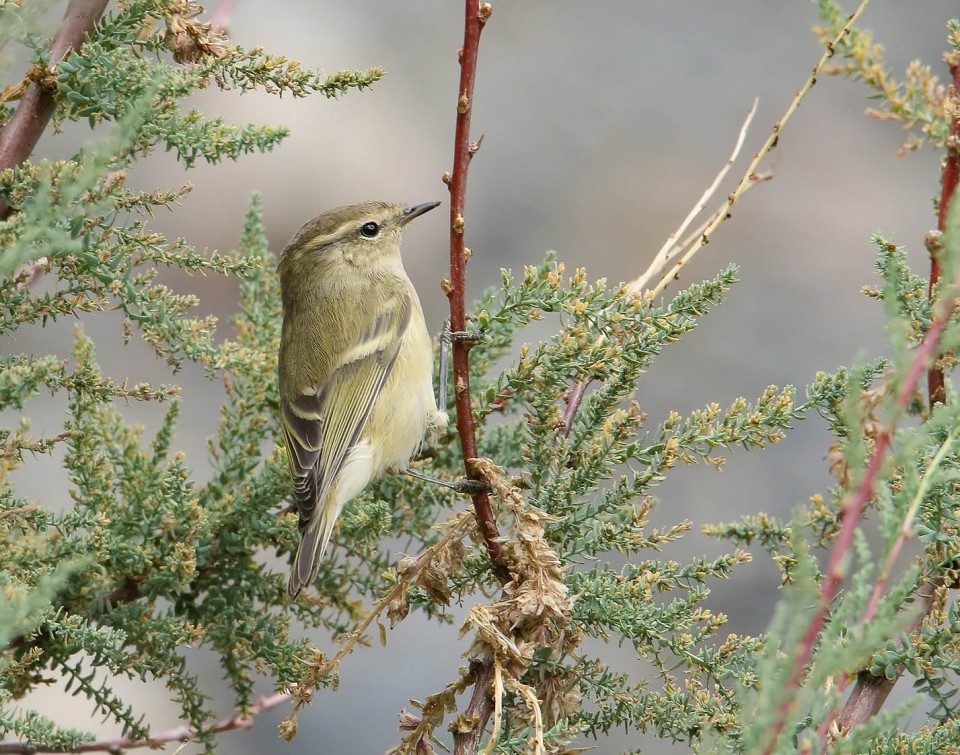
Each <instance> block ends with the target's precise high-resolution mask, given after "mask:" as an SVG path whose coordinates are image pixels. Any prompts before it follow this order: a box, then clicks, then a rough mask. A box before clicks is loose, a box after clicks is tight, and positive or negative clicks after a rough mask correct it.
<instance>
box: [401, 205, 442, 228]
mask: <svg viewBox="0 0 960 755" xmlns="http://www.w3.org/2000/svg"><path fill="white" fill-rule="evenodd" d="M439 206H440V203H439V202H424V203H423V204H418V205H414V206H413V207H408V208H407V209H406V210H404V211H403V215H401V216H400V225H401V226H405V225H406V224H407V223H409V222H410V221H411V220H413V219H414V218H419V217H420V216H421V215H423V213H425V212H430V210H432V209H433V208H434V207H439Z"/></svg>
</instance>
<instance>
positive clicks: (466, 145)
mask: <svg viewBox="0 0 960 755" xmlns="http://www.w3.org/2000/svg"><path fill="white" fill-rule="evenodd" d="M490 11H491V8H490V5H489V4H488V3H480V2H478V1H477V0H466V10H465V13H464V28H463V48H462V49H461V50H460V90H459V95H458V97H457V127H456V132H455V135H454V144H453V173H452V174H451V176H450V179H449V182H448V184H447V185H448V187H449V189H450V286H449V288H448V291H447V296H448V297H449V299H450V327H451V329H452V330H453V332H454V333H464V332H465V331H466V328H467V304H466V291H467V247H466V242H465V238H464V237H465V232H466V228H465V223H466V221H465V217H466V206H467V172H468V170H469V167H470V160H471V159H472V157H473V155H474V153H475V152H476V148H475V146H474V145H473V144H471V142H470V116H471V115H472V113H473V85H474V82H475V81H476V77H477V54H478V52H479V50H480V32H481V31H483V26H484V24H485V23H486V21H487V18H489V16H490ZM469 348H470V341H468V340H466V339H463V338H460V339H456V338H455V339H454V342H453V381H454V396H455V398H456V407H457V432H458V434H459V436H460V449H461V451H462V452H463V458H464V460H465V462H466V471H467V477H468V478H469V479H471V480H479V479H480V476H479V475H478V473H477V471H476V469H474V468H473V465H472V463H471V460H472V459H476V458H477V456H478V452H477V434H476V425H475V423H474V421H473V407H472V406H471V401H470V361H469ZM473 509H474V512H475V514H476V517H477V525H478V526H479V528H480V532H481V534H482V535H483V541H484V543H485V544H486V547H487V552H488V553H489V555H490V563H491V564H492V566H493V570H494V572H495V573H496V575H497V577H498V578H499V579H500V581H501V583H506V582H507V581H508V580H509V578H510V577H509V574H508V573H507V571H506V569H505V568H504V567H503V565H502V563H501V560H500V550H501V547H502V546H501V543H500V529H499V527H498V526H497V517H496V515H495V514H494V512H493V506H492V505H491V504H490V496H489V494H487V493H478V494H476V495H474V496H473Z"/></svg>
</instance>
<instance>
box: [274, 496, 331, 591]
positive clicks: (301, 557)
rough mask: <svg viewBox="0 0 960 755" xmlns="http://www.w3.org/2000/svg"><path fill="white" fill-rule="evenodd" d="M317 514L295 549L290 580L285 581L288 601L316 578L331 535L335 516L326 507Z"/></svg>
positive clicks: (322, 507)
mask: <svg viewBox="0 0 960 755" xmlns="http://www.w3.org/2000/svg"><path fill="white" fill-rule="evenodd" d="M337 513H339V512H337ZM319 514H320V515H319V516H318V517H316V518H315V519H314V520H313V521H311V522H310V523H309V524H308V525H307V528H306V529H305V530H304V531H303V538H302V539H301V540H300V547H299V548H297V557H296V558H295V559H294V560H293V568H292V569H291V570H290V579H289V580H288V581H287V596H288V597H289V598H290V600H293V599H295V598H296V597H297V596H298V595H299V594H300V591H301V590H302V589H303V588H304V587H307V586H308V585H312V584H313V581H314V580H315V579H316V578H317V571H318V570H319V569H320V561H321V559H323V554H324V552H325V551H326V550H327V545H328V544H329V542H330V536H331V535H332V534H333V525H334V524H336V521H337V517H336V514H334V515H333V516H330V514H331V512H330V510H329V508H328V507H326V506H321V508H320V511H319Z"/></svg>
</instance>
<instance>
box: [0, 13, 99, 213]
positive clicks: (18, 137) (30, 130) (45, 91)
mask: <svg viewBox="0 0 960 755" xmlns="http://www.w3.org/2000/svg"><path fill="white" fill-rule="evenodd" d="M106 7H107V0H70V3H69V4H68V5H67V10H66V13H64V16H63V23H62V24H61V26H60V31H59V32H57V36H56V37H54V38H53V42H52V44H51V45H50V69H51V71H53V69H54V68H55V67H56V66H57V65H59V64H60V63H62V62H63V61H64V60H65V59H66V57H67V56H68V55H69V54H70V53H71V52H73V51H74V50H77V49H79V47H80V45H81V43H82V42H83V38H84V37H85V36H86V35H87V34H88V33H89V32H91V31H92V30H93V27H94V24H96V23H97V20H98V19H99V18H100V16H102V15H103V11H104V9H105V8H106ZM55 107H56V102H55V101H54V97H53V90H52V89H50V88H49V87H48V86H45V85H44V84H43V83H41V82H39V81H31V82H30V83H29V84H28V85H27V89H26V92H24V95H23V98H22V99H21V100H20V104H19V105H17V109H16V111H15V112H14V114H13V116H12V117H11V118H10V120H9V121H7V123H6V124H5V125H4V126H3V128H2V129H0V171H3V170H6V169H7V168H12V167H14V166H16V165H19V164H20V163H22V162H23V161H24V160H26V159H27V158H28V157H30V155H31V153H32V152H33V148H34V147H36V146H37V142H38V141H40V136H41V135H42V134H43V132H44V130H45V129H46V127H47V124H48V123H49V122H50V118H51V117H52V116H53V111H54V109H55ZM11 210H12V208H11V207H10V206H9V205H8V204H7V203H6V202H4V201H2V200H0V220H2V219H4V218H6V217H7V216H8V215H9V214H10V212H11Z"/></svg>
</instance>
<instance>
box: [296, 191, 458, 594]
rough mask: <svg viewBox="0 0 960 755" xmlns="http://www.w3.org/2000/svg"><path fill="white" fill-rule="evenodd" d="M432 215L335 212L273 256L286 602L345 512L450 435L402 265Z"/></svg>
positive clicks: (371, 209)
mask: <svg viewBox="0 0 960 755" xmlns="http://www.w3.org/2000/svg"><path fill="white" fill-rule="evenodd" d="M439 204H440V203H439V202H427V203H424V204H418V205H414V206H412V207H406V206H403V205H398V204H393V203H390V202H363V203H360V204H351V205H345V206H342V207H336V208H334V209H332V210H328V211H326V212H324V213H321V214H320V215H317V216H316V217H315V218H313V219H312V220H310V221H308V222H307V223H305V224H304V225H303V226H302V227H301V228H300V229H299V230H298V231H297V232H296V234H295V235H294V236H293V238H292V239H291V240H290V242H289V243H288V244H287V245H286V246H285V247H284V249H283V251H282V252H281V254H280V258H279V262H278V265H277V272H278V274H279V278H280V290H281V299H282V303H283V326H282V331H281V339H280V353H279V357H278V371H279V384H280V415H281V425H282V429H283V437H284V440H285V444H286V449H287V456H288V459H289V465H290V473H291V476H292V478H293V502H294V505H295V509H296V512H297V514H298V527H299V531H300V536H301V539H300V544H299V547H298V549H297V554H296V557H295V559H294V562H293V566H292V568H291V571H290V577H289V580H288V582H287V595H288V596H289V598H290V599H291V600H293V599H296V598H297V596H298V595H299V594H300V592H301V590H303V588H304V587H307V586H308V585H311V584H312V583H313V582H314V580H315V579H316V576H317V572H318V570H319V566H320V562H321V560H322V558H323V555H324V552H325V551H326V549H327V546H328V544H329V542H330V536H331V535H332V533H333V529H334V524H335V523H336V521H337V517H339V516H340V513H341V512H342V511H343V507H344V506H345V505H346V504H347V502H349V501H350V500H352V499H353V498H355V497H356V496H358V495H360V493H362V492H363V490H364V489H365V488H366V487H367V486H368V485H369V484H370V483H372V482H374V481H376V480H378V479H380V478H381V477H382V476H384V475H385V474H386V473H387V472H391V471H393V472H399V471H404V470H406V469H407V468H408V466H409V463H410V460H411V458H412V457H414V456H415V455H416V454H418V453H419V450H420V448H421V445H422V443H423V442H424V440H425V438H427V437H428V436H432V437H437V436H439V435H441V434H442V433H443V431H444V429H445V428H446V426H447V422H448V418H447V414H446V413H445V412H443V411H441V410H440V409H439V408H438V407H437V401H436V397H435V395H434V390H433V342H432V339H431V337H430V333H429V331H428V330H427V326H426V322H425V320H424V317H423V310H422V308H421V306H420V299H419V297H418V296H417V292H416V290H415V289H414V287H413V284H412V283H411V282H410V279H409V277H407V274H406V271H405V270H404V268H403V262H402V260H401V257H400V242H401V238H402V235H403V231H404V228H405V227H406V226H407V224H408V223H410V221H412V220H414V219H415V218H418V217H420V216H421V215H423V214H424V213H426V212H429V211H430V210H432V209H434V208H435V207H437V206H439Z"/></svg>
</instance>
